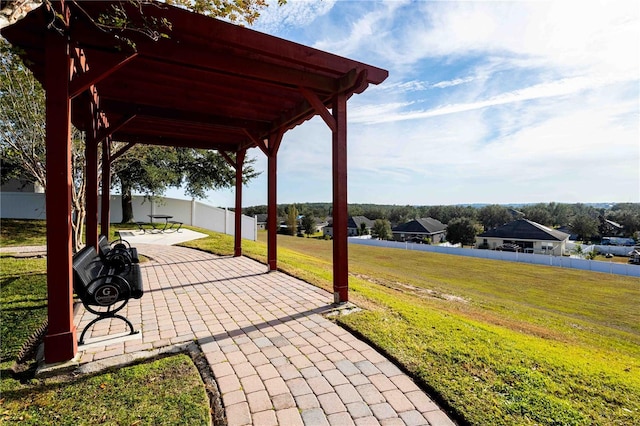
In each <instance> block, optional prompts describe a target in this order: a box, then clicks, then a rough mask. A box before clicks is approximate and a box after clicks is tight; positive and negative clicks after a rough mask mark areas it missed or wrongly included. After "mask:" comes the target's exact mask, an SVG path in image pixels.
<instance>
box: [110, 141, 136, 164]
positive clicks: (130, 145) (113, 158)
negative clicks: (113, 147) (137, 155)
mask: <svg viewBox="0 0 640 426" xmlns="http://www.w3.org/2000/svg"><path fill="white" fill-rule="evenodd" d="M102 142H103V143H104V141H102ZM134 146H136V144H135V143H128V144H126V145H125V146H123V147H122V148H120V149H119V150H117V151H116V152H115V153H113V154H111V157H110V159H109V164H111V163H113V162H114V161H116V160H117V159H118V158H120V157H121V156H123V155H124V154H125V153H126V152H127V151H129V150H130V149H131V148H133V147H134Z"/></svg>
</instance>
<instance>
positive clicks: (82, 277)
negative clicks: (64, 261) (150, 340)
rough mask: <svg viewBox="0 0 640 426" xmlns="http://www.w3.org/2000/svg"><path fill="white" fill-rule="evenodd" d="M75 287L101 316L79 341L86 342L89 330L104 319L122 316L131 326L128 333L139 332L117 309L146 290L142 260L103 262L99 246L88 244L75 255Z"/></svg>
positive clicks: (85, 305) (83, 302)
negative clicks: (143, 286)
mask: <svg viewBox="0 0 640 426" xmlns="http://www.w3.org/2000/svg"><path fill="white" fill-rule="evenodd" d="M73 289H74V291H75V292H76V294H77V295H78V297H79V298H80V301H82V304H83V305H84V307H85V309H86V310H87V311H89V312H91V313H92V314H95V315H97V316H98V317H97V318H95V319H93V320H92V321H91V322H89V324H87V326H86V327H85V328H84V330H83V331H82V334H81V335H80V339H79V341H78V343H79V344H83V343H84V335H85V333H86V332H87V330H88V329H89V328H90V327H91V326H93V325H94V324H95V323H97V322H98V321H101V320H104V319H111V318H118V319H121V320H122V321H124V322H125V323H126V324H127V325H128V326H129V329H130V330H131V332H130V333H129V334H136V333H138V331H136V330H134V328H133V324H131V321H129V320H128V319H127V318H125V317H123V316H122V315H118V312H119V311H120V310H121V309H122V308H124V307H125V305H126V304H127V302H128V301H129V299H131V298H133V299H140V298H141V297H142V295H143V293H144V290H143V288H142V273H141V271H140V265H139V264H137V263H133V262H126V261H119V262H117V263H115V262H114V263H113V264H111V265H110V264H109V263H104V262H103V261H102V259H101V258H100V255H99V254H98V253H97V252H96V250H95V249H94V248H93V247H91V246H87V247H85V248H83V249H82V250H80V251H79V252H78V253H76V254H75V255H74V256H73Z"/></svg>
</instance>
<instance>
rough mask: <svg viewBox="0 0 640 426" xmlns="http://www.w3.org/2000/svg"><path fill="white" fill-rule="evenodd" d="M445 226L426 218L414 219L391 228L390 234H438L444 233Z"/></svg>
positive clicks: (435, 220)
mask: <svg viewBox="0 0 640 426" xmlns="http://www.w3.org/2000/svg"><path fill="white" fill-rule="evenodd" d="M446 229H447V225H445V224H444V223H442V222H440V221H439V220H437V219H434V218H431V217H427V218H421V219H414V220H412V221H411V222H407V223H403V224H401V225H398V226H396V227H395V228H393V230H392V232H404V233H407V234H438V233H441V232H444V231H445V230H446Z"/></svg>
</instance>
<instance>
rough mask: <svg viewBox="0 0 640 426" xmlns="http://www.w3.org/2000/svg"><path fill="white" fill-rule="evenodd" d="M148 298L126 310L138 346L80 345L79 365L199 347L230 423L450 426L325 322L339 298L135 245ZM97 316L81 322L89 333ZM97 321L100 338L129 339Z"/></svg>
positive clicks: (245, 269) (256, 266)
mask: <svg viewBox="0 0 640 426" xmlns="http://www.w3.org/2000/svg"><path fill="white" fill-rule="evenodd" d="M138 250H139V252H140V253H142V254H144V255H146V256H148V257H150V258H151V259H152V261H151V262H146V263H144V264H142V274H143V278H144V280H145V295H144V297H143V298H142V299H140V300H132V301H130V303H129V304H128V305H127V307H126V308H125V309H124V310H123V311H124V312H123V314H124V315H125V316H126V317H127V318H129V319H130V320H131V321H132V323H133V324H134V326H135V327H136V328H137V329H141V330H142V336H141V338H134V339H131V340H127V341H124V342H120V343H117V344H112V345H109V346H102V345H100V344H98V345H95V343H94V344H92V345H88V346H87V347H85V346H80V347H79V351H80V355H81V358H80V362H82V363H85V362H91V361H95V360H100V359H104V358H107V357H111V356H115V355H122V354H126V353H133V352H138V351H143V350H149V349H153V348H160V347H164V346H169V345H174V344H178V343H184V342H188V341H192V340H194V339H195V340H197V342H198V344H199V345H200V347H201V348H202V351H203V353H204V354H205V356H206V358H207V360H208V362H209V364H210V366H211V369H212V371H213V373H214V375H215V379H216V382H217V384H218V388H219V390H220V394H221V396H222V402H223V405H224V408H225V412H226V417H227V420H228V424H229V425H244V424H255V425H276V424H280V425H303V424H304V425H353V424H355V425H377V424H381V425H395V424H406V425H452V424H453V422H452V421H451V420H450V419H449V418H448V417H447V416H446V414H445V413H444V412H443V411H441V410H440V409H439V408H438V406H437V405H436V404H434V402H433V401H432V400H431V399H430V398H429V397H428V396H427V395H426V394H425V393H424V392H423V391H421V390H420V389H419V388H418V386H416V385H415V384H414V383H413V381H412V380H411V379H410V378H409V377H407V376H406V375H405V374H404V373H402V371H400V370H399V369H398V368H397V367H396V366H395V365H394V364H393V363H391V362H390V361H389V360H387V359H386V358H385V357H384V356H382V355H381V354H379V353H378V352H377V351H376V350H374V349H373V348H371V347H370V346H369V345H368V344H366V343H364V342H362V341H361V340H358V339H357V338H356V337H354V336H353V335H352V334H350V333H349V332H347V331H345V330H344V329H342V328H341V327H339V326H338V325H336V324H334V323H333V322H331V321H329V320H328V319H326V318H325V317H324V316H323V315H322V314H323V313H324V312H327V311H329V310H331V309H332V308H333V306H332V305H331V300H332V295H331V294H329V293H328V292H326V291H324V290H321V289H319V288H317V287H314V286H312V285H310V284H308V283H305V282H303V281H301V280H298V279H296V278H293V277H290V276H288V275H286V274H283V273H279V272H275V273H266V267H265V266H264V265H262V264H260V263H258V262H255V261H253V260H251V259H248V258H245V257H239V258H232V257H218V256H214V255H211V254H208V253H204V252H200V251H197V250H191V249H187V248H181V247H174V246H159V245H139V246H138ZM93 318H94V316H93V315H92V314H90V313H88V312H85V311H84V309H80V310H79V311H78V312H77V314H76V318H75V320H76V324H78V329H79V330H82V328H83V327H84V325H85V324H87V323H88V322H89V321H90V320H91V319H93ZM111 322H112V324H110V321H102V322H99V323H98V324H97V325H96V326H95V327H94V328H93V329H92V330H90V331H89V332H88V333H87V336H86V338H90V339H92V340H93V339H95V338H99V337H100V336H105V335H106V334H112V333H119V332H124V331H125V326H124V323H123V322H122V321H116V320H114V321H111Z"/></svg>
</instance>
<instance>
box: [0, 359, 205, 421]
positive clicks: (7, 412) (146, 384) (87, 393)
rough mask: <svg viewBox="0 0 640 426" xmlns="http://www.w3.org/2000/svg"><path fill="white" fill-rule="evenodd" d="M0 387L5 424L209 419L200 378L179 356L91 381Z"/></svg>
mask: <svg viewBox="0 0 640 426" xmlns="http://www.w3.org/2000/svg"><path fill="white" fill-rule="evenodd" d="M4 379H5V380H7V379H6V378H4ZM5 380H3V381H5ZM2 387H3V388H5V389H2V399H0V413H1V417H0V419H2V420H1V421H0V423H6V424H11V423H15V424H21V425H61V424H68V425H76V424H111V425H146V424H157V425H160V424H162V425H164V424H167V425H168V424H171V425H177V424H188V425H209V424H210V418H211V416H210V410H209V400H208V398H207V394H206V391H205V387H204V384H203V383H202V379H201V377H200V374H199V373H198V370H197V368H196V367H195V365H194V364H193V362H192V360H191V358H190V357H189V356H188V355H184V354H179V355H175V356H170V357H166V358H161V359H158V360H155V361H152V362H148V363H144V364H138V365H134V366H129V367H124V368H119V369H113V370H109V371H107V372H104V373H101V374H98V375H94V376H82V377H76V378H67V379H65V380H61V379H59V378H58V379H47V380H41V381H36V380H32V381H31V382H30V383H28V384H21V385H17V384H16V382H14V383H13V386H11V387H12V389H6V387H5V386H2Z"/></svg>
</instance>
